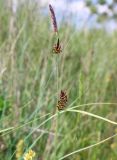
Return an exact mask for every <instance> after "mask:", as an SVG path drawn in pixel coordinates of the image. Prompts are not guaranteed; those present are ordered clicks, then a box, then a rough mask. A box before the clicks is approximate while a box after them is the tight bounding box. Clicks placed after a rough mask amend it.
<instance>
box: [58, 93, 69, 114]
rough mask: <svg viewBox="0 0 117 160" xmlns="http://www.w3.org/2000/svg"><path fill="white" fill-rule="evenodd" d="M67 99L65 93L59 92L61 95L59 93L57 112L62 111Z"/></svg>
mask: <svg viewBox="0 0 117 160" xmlns="http://www.w3.org/2000/svg"><path fill="white" fill-rule="evenodd" d="M67 99H68V97H67V94H66V92H65V91H63V90H61V93H60V98H59V100H58V104H57V108H58V110H59V111H60V110H63V109H64V108H65V107H66V104H67V101H68V100H67Z"/></svg>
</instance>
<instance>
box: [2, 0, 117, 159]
mask: <svg viewBox="0 0 117 160" xmlns="http://www.w3.org/2000/svg"><path fill="white" fill-rule="evenodd" d="M46 9H47V10H48V6H47V8H46ZM48 12H49V10H48ZM59 36H60V41H61V46H62V48H63V51H62V53H61V54H60V55H54V54H53V53H52V47H53V45H54V44H55V42H56V36H55V35H54V33H53V31H52V27H51V22H50V17H49V16H47V17H46V16H43V15H42V14H41V10H40V7H37V5H36V4H34V3H28V1H27V2H26V3H24V4H22V5H20V7H19V8H18V10H17V13H16V14H15V15H14V14H13V12H12V10H11V8H10V7H9V6H8V4H7V3H6V1H3V0H0V160H12V159H16V158H15V152H16V145H17V143H18V141H19V140H20V139H23V140H24V142H25V148H24V152H25V151H27V150H28V149H29V148H32V149H33V150H34V151H35V152H36V157H35V159H36V160H41V159H42V160H60V159H62V157H63V156H65V155H67V154H69V153H72V152H74V151H76V150H77V151H79V150H80V149H81V148H84V150H82V151H81V152H78V153H74V154H71V155H70V156H68V157H66V158H64V159H66V160H71V159H72V160H116V159H117V137H116V136H115V137H113V138H111V139H110V140H105V142H104V143H102V144H100V145H97V146H94V147H89V148H88V149H85V147H87V146H91V145H93V144H97V143H98V142H100V141H102V140H104V139H106V138H108V137H111V136H113V135H114V134H116V125H117V124H116V123H115V124H112V123H113V122H116V121H117V105H116V103H117V67H116V66H117V56H116V55H117V33H116V32H114V33H112V34H107V32H105V31H104V30H95V29H93V30H91V31H88V30H87V29H85V28H84V29H83V30H82V31H80V32H78V31H77V30H76V29H75V28H74V27H72V25H71V24H70V20H69V22H67V21H64V22H62V24H61V25H60V26H59ZM57 70H58V74H57ZM57 86H58V87H57ZM61 89H63V90H66V92H67V94H68V104H67V106H66V110H65V111H64V112H60V113H58V112H57V110H56V103H57V96H58V95H59V93H60V90H61ZM103 103H105V104H103ZM106 103H107V104H106ZM86 104H87V105H86ZM88 104H89V105H88ZM79 105H81V106H79ZM74 106H77V108H75V109H74V110H73V109H72V107H74ZM78 106H79V107H78ZM78 110H80V111H86V113H87V112H88V113H92V114H93V115H94V116H95V115H99V116H100V117H103V118H106V119H104V120H102V119H100V118H99V117H97V118H96V117H92V116H91V115H86V114H84V113H78V112H77V111H78ZM108 120H111V121H113V122H112V123H111V122H109V121H108ZM10 127H13V128H12V129H10ZM7 129H8V130H7ZM113 144H114V145H113ZM112 146H114V147H112ZM21 159H22V157H21Z"/></svg>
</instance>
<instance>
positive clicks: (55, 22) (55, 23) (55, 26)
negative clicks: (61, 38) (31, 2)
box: [49, 4, 58, 33]
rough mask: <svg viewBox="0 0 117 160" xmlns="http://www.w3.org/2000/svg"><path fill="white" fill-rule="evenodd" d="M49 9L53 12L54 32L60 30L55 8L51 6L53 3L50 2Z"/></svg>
mask: <svg viewBox="0 0 117 160" xmlns="http://www.w3.org/2000/svg"><path fill="white" fill-rule="evenodd" d="M49 9H50V14H51V19H52V24H53V28H54V32H55V33H57V32H58V27H57V21H56V16H55V13H54V9H53V7H52V6H51V4H49Z"/></svg>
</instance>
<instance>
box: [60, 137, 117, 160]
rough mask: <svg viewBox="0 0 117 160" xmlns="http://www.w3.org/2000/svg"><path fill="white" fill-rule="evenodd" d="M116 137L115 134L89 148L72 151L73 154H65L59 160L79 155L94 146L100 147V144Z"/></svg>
mask: <svg viewBox="0 0 117 160" xmlns="http://www.w3.org/2000/svg"><path fill="white" fill-rule="evenodd" d="M116 136H117V134H114V135H112V136H110V137H108V138H106V139H104V140H101V141H100V142H97V143H95V144H92V145H90V146H87V147H84V148H81V149H78V150H76V151H73V152H71V153H69V154H66V155H65V156H63V157H61V158H60V159H59V160H63V159H65V158H67V157H70V156H72V155H74V154H76V153H79V152H81V151H85V150H87V149H90V148H93V147H95V146H98V145H100V144H102V143H104V142H106V141H109V140H110V139H112V138H114V137H116Z"/></svg>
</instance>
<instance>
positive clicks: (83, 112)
mask: <svg viewBox="0 0 117 160" xmlns="http://www.w3.org/2000/svg"><path fill="white" fill-rule="evenodd" d="M67 111H68V112H76V113H82V114H84V115H88V116H91V117H95V118H97V119H101V120H103V121H106V122H109V123H111V124H115V125H117V122H115V121H111V120H109V119H107V118H104V117H101V116H98V115H96V114H93V113H90V112H86V111H82V110H73V109H69V110H67Z"/></svg>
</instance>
